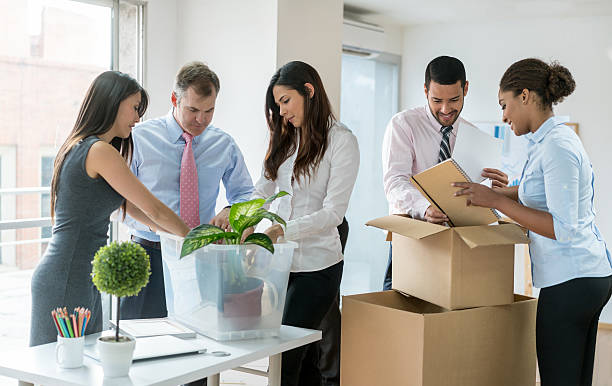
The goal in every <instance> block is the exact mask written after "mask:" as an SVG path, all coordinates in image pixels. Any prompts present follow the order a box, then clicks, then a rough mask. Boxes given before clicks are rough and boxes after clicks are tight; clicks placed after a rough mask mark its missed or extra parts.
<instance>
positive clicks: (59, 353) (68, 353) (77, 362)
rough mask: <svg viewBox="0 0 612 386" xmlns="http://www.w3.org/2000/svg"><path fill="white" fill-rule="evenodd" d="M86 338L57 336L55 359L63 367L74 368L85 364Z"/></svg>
mask: <svg viewBox="0 0 612 386" xmlns="http://www.w3.org/2000/svg"><path fill="white" fill-rule="evenodd" d="M84 344H85V338H84V337H82V336H80V337H78V338H64V337H63V336H58V337H57V345H56V346H55V361H56V362H57V365H58V366H59V367H61V368H63V369H74V368H77V367H81V366H83V346H84Z"/></svg>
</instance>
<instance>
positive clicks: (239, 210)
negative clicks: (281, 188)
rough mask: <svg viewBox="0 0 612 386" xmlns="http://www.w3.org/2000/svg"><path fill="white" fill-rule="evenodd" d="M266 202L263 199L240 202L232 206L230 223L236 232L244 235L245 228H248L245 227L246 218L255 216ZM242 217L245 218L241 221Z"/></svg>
mask: <svg viewBox="0 0 612 386" xmlns="http://www.w3.org/2000/svg"><path fill="white" fill-rule="evenodd" d="M265 202H266V201H265V200H264V199H263V198H256V199H254V200H250V201H245V202H239V203H236V204H234V205H232V208H231V209H230V214H229V222H230V224H231V226H232V228H233V229H234V231H236V232H238V233H242V231H243V230H244V228H246V227H245V226H244V222H246V217H250V216H252V215H253V214H255V213H256V212H257V210H258V209H259V208H261V207H262V206H263V204H264V203H265ZM241 217H243V218H242V219H241Z"/></svg>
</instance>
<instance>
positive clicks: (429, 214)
mask: <svg viewBox="0 0 612 386" xmlns="http://www.w3.org/2000/svg"><path fill="white" fill-rule="evenodd" d="M425 221H427V222H431V223H434V224H444V223H445V222H447V221H448V217H446V215H445V214H444V213H442V212H441V211H439V210H438V209H437V208H436V207H434V206H433V205H429V207H428V208H427V210H426V211H425Z"/></svg>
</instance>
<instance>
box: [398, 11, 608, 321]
mask: <svg viewBox="0 0 612 386" xmlns="http://www.w3.org/2000/svg"><path fill="white" fill-rule="evenodd" d="M438 55H451V56H456V57H458V58H459V59H461V60H462V61H463V63H464V64H465V66H466V72H467V77H468V80H469V81H470V89H469V93H468V96H467V99H466V104H465V108H464V112H463V114H462V115H463V116H464V117H466V118H467V119H469V120H475V121H499V120H500V119H501V110H500V109H499V105H498V104H497V91H498V85H499V80H500V78H501V76H502V74H503V72H504V71H505V70H506V68H507V67H508V66H509V65H510V64H512V63H513V62H515V61H516V60H519V59H523V58H526V57H538V58H540V59H543V60H545V61H550V60H553V59H554V60H558V61H559V62H560V63H561V64H563V65H565V66H566V67H568V68H569V69H570V71H571V72H572V74H573V75H574V78H575V80H576V83H577V87H576V91H575V92H574V94H572V95H571V96H569V97H568V98H567V99H566V101H565V102H562V103H561V104H559V105H558V106H557V107H556V108H555V113H556V114H557V115H569V116H570V117H571V120H572V121H573V122H578V123H579V124H580V138H581V139H582V142H583V143H584V146H585V148H586V150H587V152H588V154H589V156H590V158H591V162H592V163H593V168H594V170H595V175H596V180H595V207H596V209H597V210H598V216H597V220H596V221H597V224H598V226H599V227H600V229H601V231H602V233H603V235H604V237H605V239H606V240H607V242H608V246H609V248H610V247H612V203H611V202H610V200H609V199H608V197H609V196H608V195H609V193H608V192H610V191H611V190H612V172H611V171H610V168H609V165H610V150H608V149H609V147H610V144H612V130H611V129H610V128H609V125H610V123H609V121H610V119H609V117H608V115H609V112H610V110H611V109H610V102H609V94H608V91H609V90H611V89H612V76H611V75H610V74H611V73H612V17H590V18H567V19H559V18H556V19H538V20H523V21H517V20H513V21H508V22H495V23H488V22H482V23H469V24H466V23H456V24H439V25H424V26H416V27H411V28H406V29H405V31H404V55H403V66H402V67H403V68H402V79H403V82H402V92H403V98H402V101H403V102H402V106H403V108H409V107H414V106H417V105H422V104H424V103H425V102H426V100H425V96H424V94H423V83H424V72H425V67H426V65H427V63H428V62H429V61H430V60H431V59H433V58H434V57H436V56H438ZM608 308H610V307H608ZM602 319H604V318H602ZM605 319H606V321H608V322H610V321H612V310H608V311H607V314H606V317H605Z"/></svg>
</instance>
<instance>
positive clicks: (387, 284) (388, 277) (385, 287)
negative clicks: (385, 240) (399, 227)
mask: <svg viewBox="0 0 612 386" xmlns="http://www.w3.org/2000/svg"><path fill="white" fill-rule="evenodd" d="M392 250H393V245H392V244H391V243H389V261H388V262H387V271H385V280H384V281H383V291H388V290H390V289H391V272H392V271H391V268H392V263H393V262H392V261H391V260H392V259H391V258H392V253H391V252H392Z"/></svg>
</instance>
